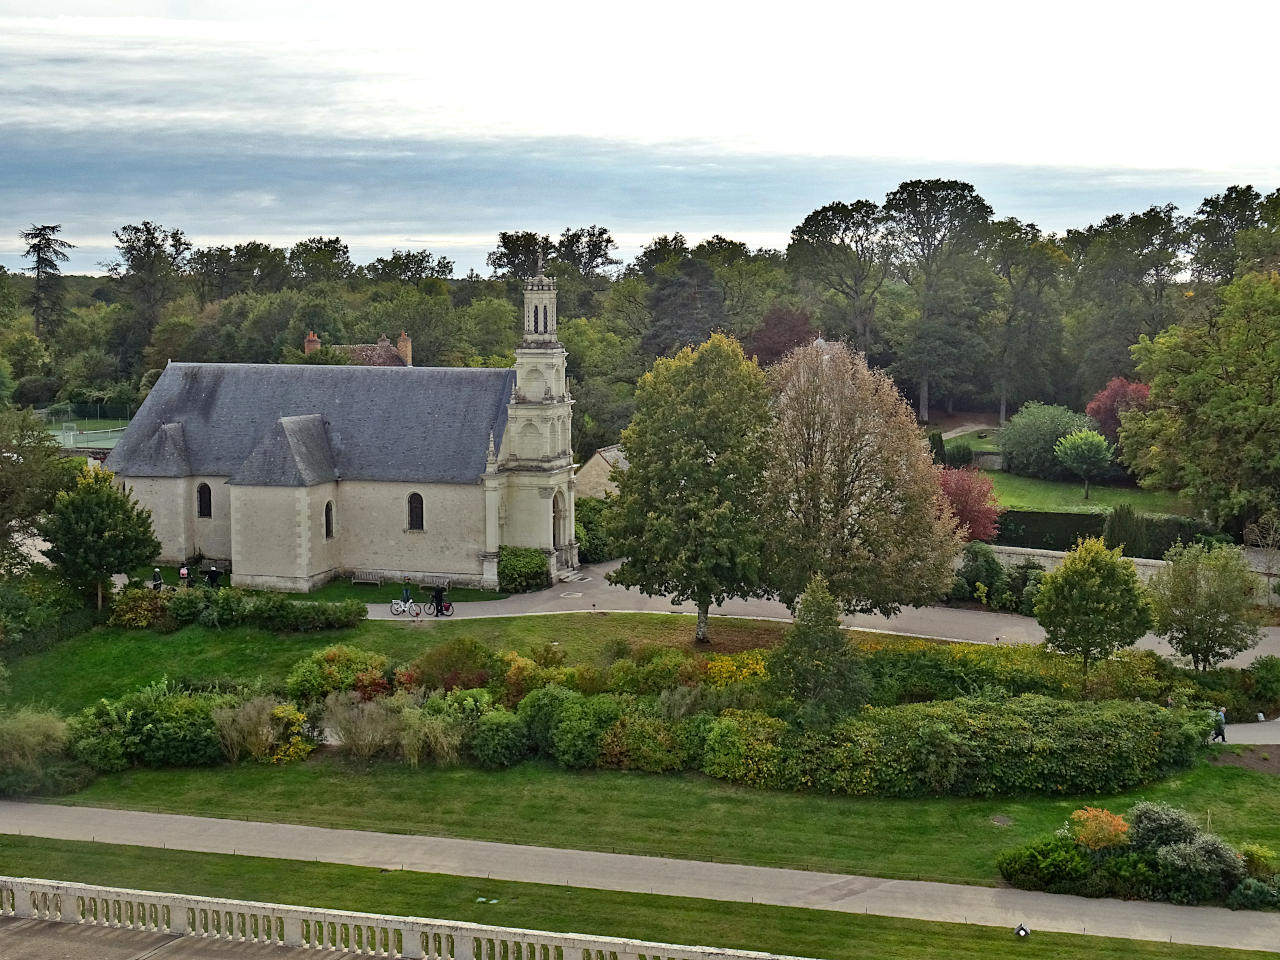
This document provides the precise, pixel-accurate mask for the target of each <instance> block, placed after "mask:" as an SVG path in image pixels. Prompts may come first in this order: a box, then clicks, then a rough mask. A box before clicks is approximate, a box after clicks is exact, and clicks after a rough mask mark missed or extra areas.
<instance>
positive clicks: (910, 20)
mask: <svg viewBox="0 0 1280 960" xmlns="http://www.w3.org/2000/svg"><path fill="white" fill-rule="evenodd" d="M33 9H36V8H34V7H33V6H32V5H31V4H29V3H21V4H19V3H16V2H11V0H0V265H4V266H7V267H9V268H10V269H17V268H19V267H21V266H22V265H23V260H22V258H21V256H20V252H21V248H20V246H19V243H18V240H17V233H18V231H19V230H20V229H23V228H25V227H26V226H27V225H28V224H31V223H37V224H39V223H62V224H63V236H64V237H65V238H66V239H68V240H70V241H72V242H74V243H76V244H79V249H78V250H76V251H74V257H73V260H72V262H71V264H70V265H69V268H70V269H71V270H93V269H95V268H96V265H97V264H98V263H99V262H101V261H103V260H105V259H107V258H109V256H110V254H111V249H110V248H111V245H112V239H111V231H112V230H113V229H116V228H118V227H120V226H121V225H123V224H125V223H137V222H140V221H142V220H144V219H148V220H153V221H156V222H158V223H161V224H163V225H164V226H166V227H180V228H182V229H183V230H184V231H185V232H186V233H187V235H188V236H189V237H190V239H191V240H192V241H193V242H194V243H196V244H197V245H202V246H203V245H209V244H218V243H227V244H232V243H236V242H240V241H243V240H248V239H259V240H267V241H271V242H274V243H277V244H280V245H288V244H291V243H293V242H294V241H296V240H298V239H301V238H304V237H308V236H315V235H325V236H333V235H340V236H342V237H343V238H344V239H345V240H346V241H347V242H348V243H349V244H350V245H351V248H352V253H353V257H354V258H355V259H356V260H357V262H366V261H368V260H370V259H372V258H373V257H375V256H381V255H385V254H386V253H387V252H388V251H389V250H390V249H391V248H392V247H400V248H402V249H403V248H421V247H426V248H428V249H430V250H432V251H433V252H436V253H440V254H444V255H447V256H450V257H452V258H454V259H455V260H456V261H457V262H458V265H459V269H460V272H465V270H466V269H467V268H469V267H473V266H474V267H476V268H478V269H480V270H482V271H483V270H484V254H485V253H486V252H487V251H488V250H490V249H492V247H493V246H494V241H495V237H496V234H497V232H498V231H499V230H503V229H534V230H539V231H542V232H547V233H551V234H553V235H554V234H558V233H559V232H560V230H561V229H563V228H564V227H566V226H579V225H587V224H592V223H595V224H601V225H604V226H608V227H609V228H610V229H612V231H613V234H614V236H615V238H617V239H618V241H619V243H620V245H621V248H622V250H621V252H622V253H623V254H624V255H628V256H629V255H633V254H634V253H635V252H636V250H638V248H639V247H640V246H642V245H643V244H644V243H645V242H646V241H647V240H649V239H650V238H652V237H653V236H654V235H655V234H658V233H669V232H672V231H676V230H679V231H681V232H683V233H684V234H685V235H686V236H687V237H689V238H690V239H691V240H696V239H698V238H701V237H703V236H707V235H710V234H711V233H722V234H725V235H726V236H730V237H733V238H736V239H741V240H744V241H747V242H748V243H750V244H752V245H766V246H776V247H782V246H785V245H786V240H787V235H788V233H789V232H790V230H791V228H792V227H793V226H795V225H796V224H797V223H799V222H800V220H802V219H803V218H804V216H805V215H806V214H807V213H809V211H811V210H813V209H814V208H815V207H818V206H820V205H822V204H824V203H827V202H829V201H831V200H835V199H841V200H855V199H858V198H862V197H867V198H870V199H875V200H880V199H882V198H883V196H884V194H885V192H886V191H888V190H891V189H892V188H893V187H894V186H896V185H897V184H898V183H899V182H901V181H902V180H907V179H913V178H917V177H938V176H945V177H956V178H960V179H964V180H968V181H970V182H972V183H973V184H974V185H975V186H976V187H977V189H978V191H979V192H980V193H981V194H982V195H983V196H984V197H986V198H987V200H988V201H989V202H990V203H991V204H992V206H994V207H995V210H996V214H997V216H1017V217H1019V218H1021V219H1024V220H1032V221H1035V222H1037V223H1039V224H1040V225H1041V226H1042V227H1045V228H1047V229H1052V230H1063V229H1066V228H1067V227H1083V226H1086V225H1087V224H1088V223H1090V222H1094V221H1096V220H1098V219H1100V218H1101V217H1103V216H1106V215H1107V214H1109V213H1114V212H1124V213H1128V212H1131V211H1135V210H1140V209H1144V208H1145V207H1147V206H1149V205H1151V204H1153V203H1168V202H1172V203H1176V204H1178V205H1179V206H1180V207H1181V208H1182V209H1184V210H1186V211H1188V212H1189V211H1191V210H1193V209H1194V208H1195V206H1196V205H1197V204H1198V202H1199V201H1200V199H1201V198H1202V197H1204V196H1206V195H1208V194H1212V193H1218V192H1220V191H1221V190H1222V189H1224V188H1225V187H1227V186H1228V185H1230V184H1232V183H1246V182H1247V183H1253V184H1254V185H1255V186H1256V187H1258V188H1259V189H1260V190H1263V191H1264V192H1266V191H1270V190H1272V189H1275V188H1276V187H1277V186H1280V129H1278V128H1277V126H1276V123H1275V121H1274V117H1272V116H1270V115H1269V114H1270V112H1271V111H1270V107H1269V106H1268V103H1269V100H1268V99H1267V97H1268V96H1269V92H1270V91H1273V90H1274V66H1275V57H1274V49H1273V45H1274V42H1275V36H1276V28H1277V27H1280V14H1278V13H1277V10H1278V9H1280V4H1276V3H1260V2H1258V3H1244V2H1238V0H1219V2H1216V3H1214V4H1212V5H1209V6H1206V5H1204V4H1196V5H1195V6H1192V5H1191V4H1189V3H1170V2H1168V0H1165V2H1161V3H1147V2H1126V0H1109V2H1090V0H1086V2H1076V3H1073V4H1053V5H1050V4H1039V3H1028V2H1026V0H1019V2H1010V3H997V2H970V3H968V4H959V3H955V2H949V3H937V4H933V3H911V2H905V0H899V2H897V3H893V4H886V3H879V4H875V5H864V4H859V3H848V2H845V3H834V2H830V0H829V2H826V3H821V4H820V3H812V2H808V0H792V2H789V3H786V4H777V3H769V4H763V5H759V6H749V5H747V4H743V3H740V2H739V3H733V4H729V3H701V4H699V3H696V2H693V3H691V2H688V0H684V2H680V3H675V2H646V3H643V4H621V3H601V2H599V0H595V2H590V3H586V2H584V3H551V2H548V3H541V4H537V3H528V2H522V3H519V4H510V3H493V2H490V3H475V2H471V3H467V2H454V3H450V4H447V5H446V4H441V3H438V2H436V3H433V2H427V3H422V2H416V3H411V4H410V3H406V4H399V3H391V2H385V0H365V2H362V3H358V4H356V3H350V2H341V3H337V2H328V0H307V2H291V0H285V2H280V0H265V2H263V0H257V2H253V3H250V2H241V0H222V2H219V3H217V4H216V5H214V4H206V3H199V2H158V0H156V2H130V0H113V2H111V3H110V4H107V3H103V2H101V0H99V2H97V3H86V2H76V0H65V2H60V3H59V4H57V6H56V9H57V10H58V12H59V15H58V16H56V17H50V18H33V17H31V16H29V14H30V12H31V11H32V10H33ZM104 9H106V10H109V11H110V15H109V16H104V15H103V12H102V11H103V10H104ZM1042 11H1051V12H1042Z"/></svg>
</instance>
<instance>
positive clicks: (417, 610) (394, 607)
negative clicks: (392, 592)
mask: <svg viewBox="0 0 1280 960" xmlns="http://www.w3.org/2000/svg"><path fill="white" fill-rule="evenodd" d="M391 613H392V615H393V616H396V617H398V616H400V614H402V613H407V614H408V615H409V616H411V617H420V616H422V604H420V603H418V602H417V601H416V600H408V601H406V600H400V599H396V600H392V601H391Z"/></svg>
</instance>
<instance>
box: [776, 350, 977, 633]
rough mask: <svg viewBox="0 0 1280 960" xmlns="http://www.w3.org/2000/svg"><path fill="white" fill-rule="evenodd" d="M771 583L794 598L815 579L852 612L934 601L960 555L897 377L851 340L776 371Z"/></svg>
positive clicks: (801, 354)
mask: <svg viewBox="0 0 1280 960" xmlns="http://www.w3.org/2000/svg"><path fill="white" fill-rule="evenodd" d="M769 380H770V384H771V386H772V387H773V397H774V399H773V423H772V425H771V427H770V431H769V444H768V446H769V466H768V472H767V476H766V482H765V488H766V490H767V497H768V508H767V516H768V527H769V541H768V542H769V562H768V573H767V580H768V583H769V585H770V587H771V588H772V589H773V590H774V591H775V592H776V593H777V595H778V596H779V597H780V598H781V599H782V600H783V602H785V603H786V604H787V605H788V606H791V605H793V604H794V603H795V602H796V600H797V598H798V597H799V596H800V594H801V592H802V591H803V590H804V589H805V587H806V586H807V585H808V583H809V582H810V581H811V580H812V579H813V578H814V577H815V576H817V575H821V576H823V577H824V578H825V581H826V584H827V588H828V589H829V590H830V592H831V593H832V595H833V596H835V597H836V599H837V600H838V602H839V603H840V606H841V607H842V608H843V609H844V610H846V611H849V612H859V613H867V612H871V611H875V612H877V613H882V614H886V615H891V614H893V613H896V612H897V611H898V610H899V609H900V608H901V607H902V606H903V605H920V604H924V603H929V602H932V601H933V600H935V599H937V597H939V596H941V595H942V594H943V593H945V592H946V590H947V587H948V586H949V585H950V583H951V579H952V577H951V561H952V559H953V558H954V557H955V556H956V555H957V554H958V553H959V551H960V537H959V534H958V533H957V532H956V521H955V517H954V516H953V514H952V512H951V507H950V505H949V503H948V501H947V499H946V497H945V496H944V495H943V493H942V491H941V489H940V487H939V486H938V478H937V474H936V472H935V470H934V467H933V460H932V458H931V456H930V454H929V449H928V447H927V446H926V444H925V442H924V440H923V438H922V437H921V436H920V432H919V430H918V429H917V428H916V424H915V419H914V418H913V417H912V415H911V411H910V408H909V407H908V406H907V404H906V401H905V400H903V398H902V395H901V394H899V393H898V390H897V388H896V387H895V386H894V385H893V381H892V380H890V379H889V377H888V376H886V375H885V374H884V373H881V372H878V371H872V370H871V369H870V368H869V367H868V366H867V362H866V359H865V358H864V357H863V356H862V354H860V353H855V352H853V351H851V350H849V349H848V348H847V347H845V346H844V345H843V344H823V343H814V344H811V345H809V346H806V347H800V348H798V349H796V350H795V351H793V352H792V353H791V354H790V355H789V356H788V357H787V358H786V359H785V360H784V361H782V362H781V363H779V364H777V365H776V366H774V367H773V368H771V370H770V372H769Z"/></svg>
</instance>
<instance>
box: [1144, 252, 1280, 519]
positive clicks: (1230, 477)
mask: <svg viewBox="0 0 1280 960" xmlns="http://www.w3.org/2000/svg"><path fill="white" fill-rule="evenodd" d="M1222 303H1223V308H1222V312H1221V315H1220V316H1218V317H1215V318H1214V319H1213V320H1212V322H1206V323H1186V324H1181V325H1178V326H1175V327H1172V328H1170V329H1169V330H1167V331H1165V332H1164V333H1162V334H1160V335H1158V336H1156V337H1152V338H1147V337H1144V338H1143V339H1142V341H1141V342H1140V343H1139V344H1138V345H1137V347H1135V348H1134V356H1135V357H1136V358H1137V361H1138V371H1139V373H1140V374H1141V376H1142V379H1143V380H1145V381H1146V382H1147V383H1149V384H1150V386H1151V395H1150V399H1149V403H1148V407H1147V408H1146V409H1131V410H1128V411H1126V412H1125V413H1123V414H1122V415H1121V420H1120V422H1121V427H1120V447H1121V455H1122V457H1123V459H1124V461H1125V463H1127V464H1128V465H1129V466H1130V468H1132V469H1133V470H1134V471H1135V472H1136V473H1137V474H1138V475H1139V477H1140V478H1141V479H1142V482H1143V484H1144V485H1145V486H1151V487H1157V488H1175V489H1177V488H1185V489H1186V490H1187V491H1188V492H1189V493H1190V494H1191V495H1192V497H1193V498H1194V499H1195V500H1196V501H1197V502H1198V503H1199V505H1200V506H1202V507H1204V508H1206V509H1208V510H1209V511H1210V513H1211V515H1212V517H1213V519H1214V520H1215V521H1216V522H1217V523H1219V524H1223V523H1228V522H1231V521H1233V520H1236V519H1238V518H1243V519H1245V520H1250V519H1252V518H1253V517H1256V516H1258V515H1260V514H1262V513H1264V512H1266V511H1267V510H1268V509H1269V508H1270V507H1271V506H1272V505H1273V504H1275V503H1277V502H1280V460H1278V459H1277V457H1276V451H1277V450H1280V393H1278V392H1277V382H1276V371H1277V370H1280V274H1277V273H1267V274H1246V275H1244V276H1242V277H1240V278H1239V279H1237V280H1234V281H1232V283H1231V284H1229V285H1228V286H1226V287H1224V288H1223V290H1222Z"/></svg>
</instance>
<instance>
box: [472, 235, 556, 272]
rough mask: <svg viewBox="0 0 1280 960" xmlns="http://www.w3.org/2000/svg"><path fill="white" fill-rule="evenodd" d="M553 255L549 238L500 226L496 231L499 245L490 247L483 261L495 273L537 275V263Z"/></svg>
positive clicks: (541, 263) (541, 262)
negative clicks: (492, 248)
mask: <svg viewBox="0 0 1280 960" xmlns="http://www.w3.org/2000/svg"><path fill="white" fill-rule="evenodd" d="M555 255H556V245H555V244H554V243H553V242H552V240H551V238H550V237H548V236H546V235H544V234H538V233H534V232H533V231H532V230H503V231H501V232H500V233H499V234H498V249H496V250H491V251H490V252H489V254H488V255H487V256H486V257H485V263H487V264H488V265H489V268H490V269H491V270H492V271H493V275H494V276H495V277H509V278H515V279H519V280H526V279H528V278H529V277H536V276H537V275H538V267H539V266H540V265H545V264H546V263H548V262H550V261H551V259H552V258H554V257H555Z"/></svg>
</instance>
